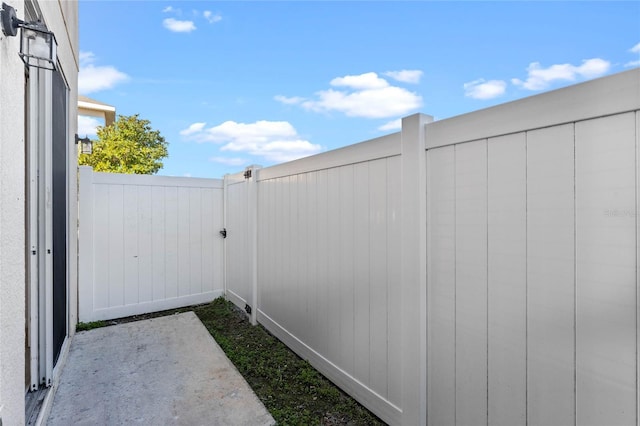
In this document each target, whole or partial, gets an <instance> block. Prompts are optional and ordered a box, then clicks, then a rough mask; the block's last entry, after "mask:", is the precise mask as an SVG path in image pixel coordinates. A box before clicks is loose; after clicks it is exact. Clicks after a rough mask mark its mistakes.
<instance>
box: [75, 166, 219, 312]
mask: <svg viewBox="0 0 640 426" xmlns="http://www.w3.org/2000/svg"><path fill="white" fill-rule="evenodd" d="M79 197H80V212H79V222H80V223H79V228H80V231H79V234H80V235H79V237H80V238H79V241H80V246H79V250H80V253H79V269H80V270H79V274H80V275H79V317H80V318H79V319H80V321H96V320H105V319H110V318H118V317H123V316H128V315H135V314H142V313H146V312H154V311H160V310H163V309H170V308H176V307H181V306H188V305H193V304H196V303H204V302H208V301H211V300H213V299H214V298H216V297H218V296H220V295H222V294H223V293H224V281H223V239H222V236H221V235H220V234H219V231H220V230H221V229H222V228H223V186H222V180H217V179H192V178H173V177H163V176H140V175H120V174H113V173H95V172H93V171H92V170H91V168H90V167H87V166H81V167H80V193H79Z"/></svg>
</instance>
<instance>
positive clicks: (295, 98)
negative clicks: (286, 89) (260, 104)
mask: <svg viewBox="0 0 640 426" xmlns="http://www.w3.org/2000/svg"><path fill="white" fill-rule="evenodd" d="M273 99H275V100H276V101H278V102H282V103H283V104H285V105H296V104H299V103H302V102H303V101H305V100H306V99H305V98H301V97H300V96H292V97H290V98H289V97H287V96H282V95H277V96H274V97H273Z"/></svg>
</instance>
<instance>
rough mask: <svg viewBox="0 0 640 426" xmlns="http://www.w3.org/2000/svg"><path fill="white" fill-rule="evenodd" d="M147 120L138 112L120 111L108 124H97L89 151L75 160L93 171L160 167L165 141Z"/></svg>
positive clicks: (147, 171) (148, 170)
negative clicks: (124, 113)
mask: <svg viewBox="0 0 640 426" xmlns="http://www.w3.org/2000/svg"><path fill="white" fill-rule="evenodd" d="M150 123H151V122H150V121H149V120H144V119H141V118H140V117H139V116H138V114H135V115H129V116H125V115H119V116H118V118H117V119H116V121H115V122H114V123H112V124H111V125H109V126H99V127H98V129H97V133H98V139H97V140H95V141H94V142H93V152H92V153H91V154H80V155H79V157H78V164H80V165H86V166H91V167H93V170H95V171H96V172H111V173H129V174H142V175H150V174H154V173H156V172H157V171H158V170H160V169H161V168H162V159H163V158H166V157H167V156H168V155H169V153H168V151H167V145H168V143H167V142H166V141H165V140H164V138H163V137H162V136H161V135H160V132H159V131H158V130H153V129H152V128H151V126H150Z"/></svg>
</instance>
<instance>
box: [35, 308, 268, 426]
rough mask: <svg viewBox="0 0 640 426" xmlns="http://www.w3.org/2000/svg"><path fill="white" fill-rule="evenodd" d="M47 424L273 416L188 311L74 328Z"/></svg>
mask: <svg viewBox="0 0 640 426" xmlns="http://www.w3.org/2000/svg"><path fill="white" fill-rule="evenodd" d="M47 424H48V425H50V426H58V425H60V426H68V425H74V426H79V425H131V424H143V425H189V426H191V425H242V426H244V425H247V426H249V425H256V426H257V425H260V426H261V425H272V424H275V422H274V420H273V418H272V417H271V415H270V414H269V413H268V412H267V410H266V409H265V407H264V405H262V403H261V402H260V400H258V398H257V397H256V395H255V394H254V393H253V391H252V390H251V388H250V387H249V385H248V384H247V383H246V382H245V380H244V378H243V377H242V376H241V375H240V373H238V371H237V370H236V368H235V367H234V366H233V364H231V362H230V361H229V359H228V358H227V357H226V356H225V354H224V352H222V350H221V349H220V347H219V346H218V344H217V343H216V342H215V341H214V340H213V338H212V337H211V335H210V334H209V332H208V331H207V329H206V328H205V327H204V325H203V324H202V323H201V322H200V320H199V319H198V317H197V316H196V315H195V314H194V313H193V312H188V313H183V314H177V315H171V316H166V317H161V318H153V319H148V320H144V321H138V322H131V323H126V324H120V325H115V326H111V327H104V328H99V329H95V330H91V331H85V332H80V333H78V334H76V336H75V337H74V339H73V342H72V345H71V350H70V353H69V358H68V360H67V363H66V365H65V366H64V369H63V371H62V377H61V379H60V385H59V388H58V390H57V392H56V395H55V399H54V402H53V407H52V408H51V414H50V416H49V419H48V421H47Z"/></svg>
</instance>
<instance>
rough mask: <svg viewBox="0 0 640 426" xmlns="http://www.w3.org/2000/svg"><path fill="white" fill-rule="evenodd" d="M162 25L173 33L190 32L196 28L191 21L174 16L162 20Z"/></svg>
mask: <svg viewBox="0 0 640 426" xmlns="http://www.w3.org/2000/svg"><path fill="white" fill-rule="evenodd" d="M162 25H164V27H165V28H166V29H168V30H169V31H172V32H174V33H190V32H191V31H195V29H196V25H195V24H194V23H193V21H180V20H178V19H174V18H167V19H165V20H163V21H162Z"/></svg>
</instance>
